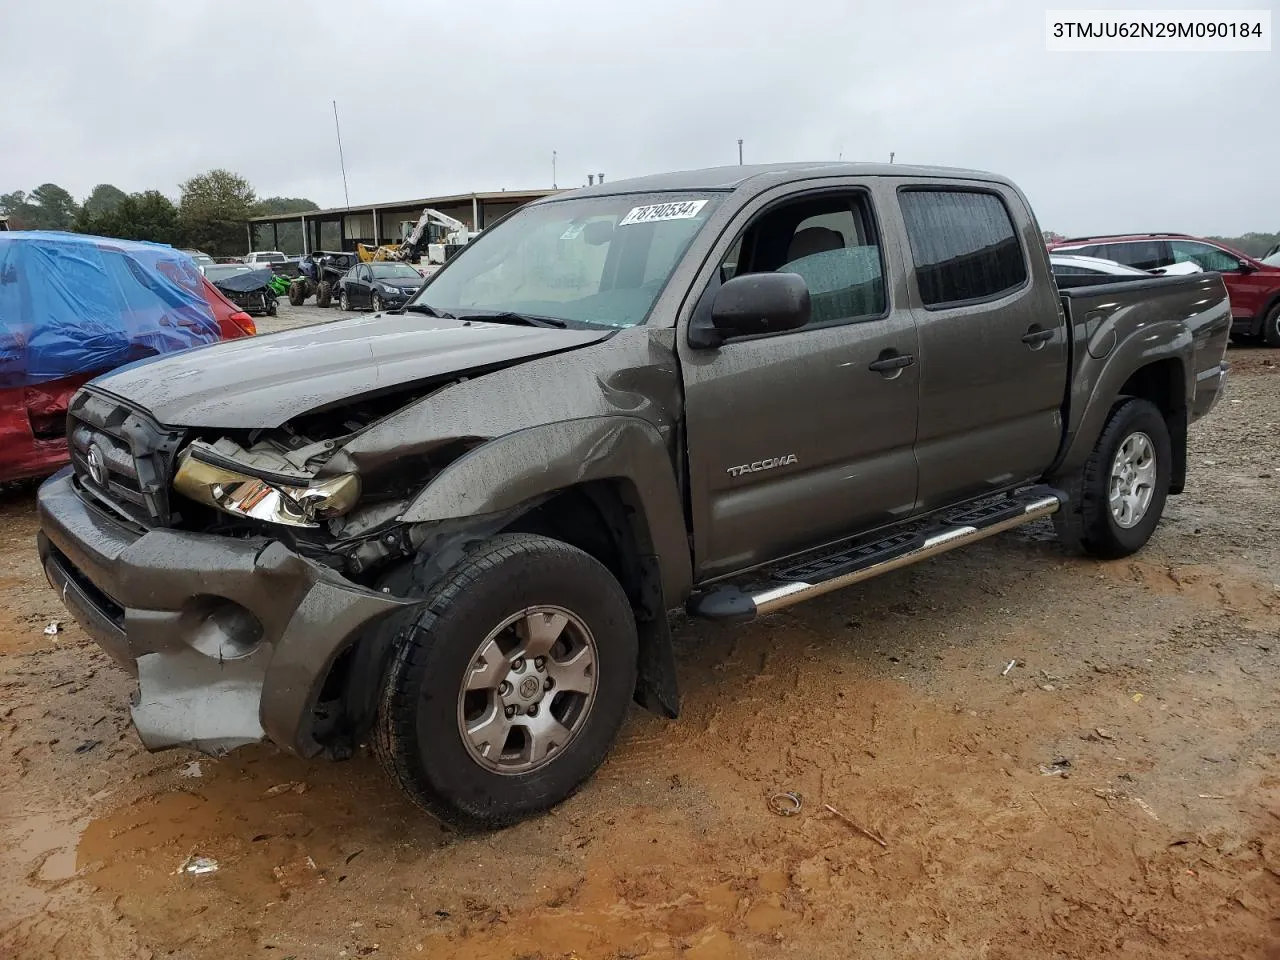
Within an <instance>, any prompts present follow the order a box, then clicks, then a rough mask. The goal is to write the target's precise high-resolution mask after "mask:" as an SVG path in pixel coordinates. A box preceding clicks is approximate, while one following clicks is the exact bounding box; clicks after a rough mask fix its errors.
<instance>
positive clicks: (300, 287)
mask: <svg viewBox="0 0 1280 960" xmlns="http://www.w3.org/2000/svg"><path fill="white" fill-rule="evenodd" d="M306 299H307V285H306V284H305V283H304V282H303V281H301V280H295V281H293V283H291V284H289V303H291V304H292V305H293V306H295V307H300V306H302V304H303V301H305V300H306Z"/></svg>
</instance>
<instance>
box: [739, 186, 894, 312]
mask: <svg viewBox="0 0 1280 960" xmlns="http://www.w3.org/2000/svg"><path fill="white" fill-rule="evenodd" d="M765 272H776V273H795V274H799V275H800V276H801V277H803V278H804V281H805V284H806V285H807V286H808V288H809V301H810V304H811V308H812V313H811V316H810V321H809V323H810V325H811V326H817V325H822V324H834V323H849V322H852V321H854V320H859V319H866V318H870V317H878V316H880V315H881V314H883V313H884V311H885V308H886V305H887V303H888V295H887V293H886V291H885V281H884V268H883V266H882V262H881V253H880V240H879V237H878V235H877V233H876V228H875V221H874V219H873V218H872V215H871V208H870V204H869V201H868V199H867V197H866V196H865V195H864V194H861V193H857V194H843V195H830V196H823V197H817V198H813V197H811V198H808V199H804V200H798V201H794V202H791V203H786V204H784V205H783V206H781V207H775V208H774V209H772V210H769V211H767V212H766V213H764V214H762V215H761V216H760V218H759V219H757V220H756V221H755V222H754V223H752V224H751V225H750V226H748V227H747V229H746V231H745V232H744V233H743V234H742V236H740V237H739V238H738V239H737V240H736V241H735V242H734V244H733V246H732V247H731V248H730V249H729V252H728V253H727V254H726V255H725V257H724V259H723V260H722V261H721V264H720V276H721V279H722V281H724V280H728V279H730V278H732V277H734V276H742V275H743V274H747V273H765Z"/></svg>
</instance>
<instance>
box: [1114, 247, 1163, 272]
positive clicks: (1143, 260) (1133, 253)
mask: <svg viewBox="0 0 1280 960" xmlns="http://www.w3.org/2000/svg"><path fill="white" fill-rule="evenodd" d="M1103 250H1104V251H1105V252H1104V253H1103V254H1102V256H1103V257H1105V258H1106V259H1108V260H1114V261H1116V263H1123V264H1125V265H1126V266H1130V267H1134V268H1136V269H1138V270H1154V269H1156V267H1167V266H1169V264H1171V263H1173V258H1172V257H1171V256H1170V255H1169V245H1168V244H1167V243H1165V242H1164V241H1163V240H1126V241H1124V242H1123V243H1108V244H1106V245H1105V246H1104V247H1103Z"/></svg>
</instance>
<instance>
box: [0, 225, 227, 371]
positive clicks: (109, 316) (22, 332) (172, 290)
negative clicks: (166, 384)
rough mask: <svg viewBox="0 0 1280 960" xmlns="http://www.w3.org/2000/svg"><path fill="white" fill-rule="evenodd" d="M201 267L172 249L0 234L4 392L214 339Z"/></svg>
mask: <svg viewBox="0 0 1280 960" xmlns="http://www.w3.org/2000/svg"><path fill="white" fill-rule="evenodd" d="M218 339H219V331H218V322H217V320H216V319H215V318H214V316H213V312H212V310H211V309H210V307H209V303H208V301H207V300H205V297H204V292H203V285H202V283H201V276H200V271H199V270H198V269H197V267H196V265H195V261H193V260H192V259H191V258H190V257H189V256H187V255H186V254H185V253H182V252H181V251H180V250H175V249H174V248H173V247H169V246H165V245H163V244H157V243H137V242H134V241H131V240H111V239H107V238H105V237H89V236H84V235H82V234H76V233H57V232H52V231H50V232H45V231H21V230H19V231H5V232H0V388H3V387H17V386H27V385H31V384H37V383H45V382H48V381H50V380H57V379H59V378H61V377H67V376H71V375H73V374H77V373H90V372H96V371H104V370H110V369H113V368H115V367H119V366H121V365H123V364H126V363H129V362H131V361H133V360H139V359H142V358H144V357H151V356H155V355H157V354H161V353H173V352H174V351H177V350H185V349H186V348H188V347H194V346H198V345H200V344H205V343H214V342H215V341H217V340H218Z"/></svg>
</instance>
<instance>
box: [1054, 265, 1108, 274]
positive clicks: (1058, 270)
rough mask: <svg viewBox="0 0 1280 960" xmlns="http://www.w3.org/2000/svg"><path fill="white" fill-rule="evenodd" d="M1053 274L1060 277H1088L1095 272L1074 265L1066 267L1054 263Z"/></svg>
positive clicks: (1095, 271)
mask: <svg viewBox="0 0 1280 960" xmlns="http://www.w3.org/2000/svg"><path fill="white" fill-rule="evenodd" d="M1053 272H1054V273H1055V274H1057V275H1058V276H1060V277H1088V276H1092V275H1093V274H1095V273H1097V272H1098V271H1097V270H1089V269H1088V268H1086V267H1077V266H1075V264H1072V265H1070V266H1068V265H1067V264H1065V263H1055V264H1054V265H1053Z"/></svg>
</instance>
